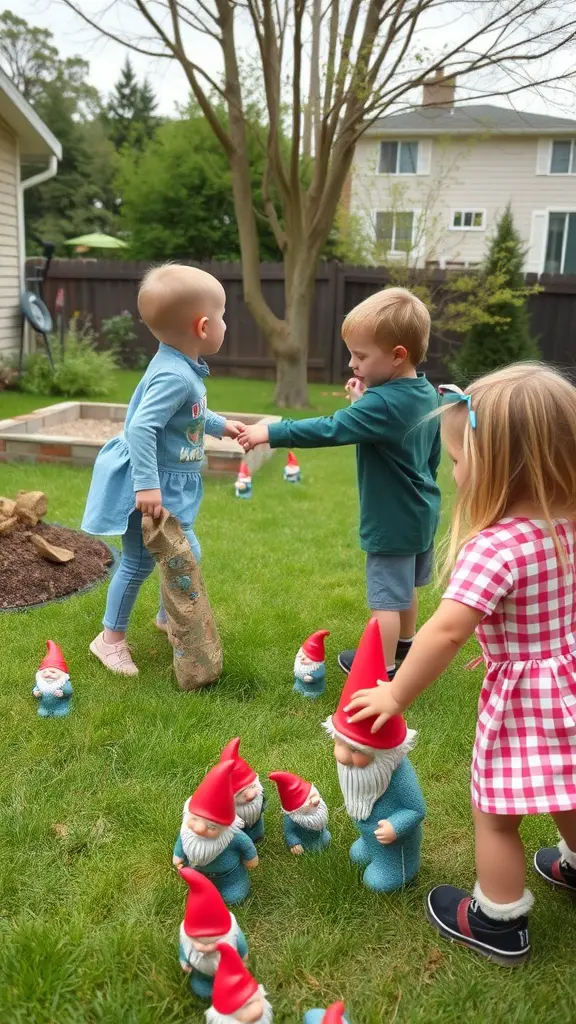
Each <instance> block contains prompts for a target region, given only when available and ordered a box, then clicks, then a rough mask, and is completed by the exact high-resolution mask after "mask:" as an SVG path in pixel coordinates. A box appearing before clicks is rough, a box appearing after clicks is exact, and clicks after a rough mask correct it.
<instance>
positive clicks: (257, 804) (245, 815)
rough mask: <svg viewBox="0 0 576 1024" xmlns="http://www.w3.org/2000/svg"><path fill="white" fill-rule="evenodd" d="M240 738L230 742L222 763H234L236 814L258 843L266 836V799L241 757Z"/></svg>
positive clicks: (250, 769) (248, 766) (253, 840)
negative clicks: (229, 761)
mask: <svg viewBox="0 0 576 1024" xmlns="http://www.w3.org/2000/svg"><path fill="white" fill-rule="evenodd" d="M239 749H240V737H239V736H236V738H235V739H233V740H230V742H229V743H227V744H226V746H225V747H224V750H223V751H222V753H221V754H220V760H221V761H228V760H231V761H233V762H234V767H233V769H232V792H233V793H234V804H235V807H236V814H237V815H238V817H239V818H241V819H242V821H243V822H244V832H245V833H246V835H247V836H250V839H251V840H252V842H253V843H257V842H258V840H259V839H262V836H263V835H264V817H263V811H264V809H265V807H266V797H265V796H264V790H263V788H262V783H261V782H260V779H259V778H258V775H257V774H256V772H255V771H254V769H253V768H251V767H250V765H249V764H248V762H247V761H245V760H244V758H242V757H240V754H239Z"/></svg>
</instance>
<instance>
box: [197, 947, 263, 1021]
mask: <svg viewBox="0 0 576 1024" xmlns="http://www.w3.org/2000/svg"><path fill="white" fill-rule="evenodd" d="M218 952H219V953H220V963H219V964H218V969H217V971H216V977H215V978H214V987H213V989H212V1006H211V1007H210V1009H209V1010H206V1014H205V1018H206V1024H236V1022H238V1024H272V1019H273V1018H272V1007H271V1006H270V1003H269V1002H268V1000H267V999H266V993H265V991H264V989H263V988H262V986H261V985H259V984H258V982H257V981H256V979H255V978H253V977H252V975H251V974H250V971H249V970H248V969H247V967H245V966H244V964H243V963H242V960H241V958H240V957H239V955H238V953H237V952H236V950H235V949H233V948H232V946H228V945H227V944H226V943H225V942H221V943H219V944H218Z"/></svg>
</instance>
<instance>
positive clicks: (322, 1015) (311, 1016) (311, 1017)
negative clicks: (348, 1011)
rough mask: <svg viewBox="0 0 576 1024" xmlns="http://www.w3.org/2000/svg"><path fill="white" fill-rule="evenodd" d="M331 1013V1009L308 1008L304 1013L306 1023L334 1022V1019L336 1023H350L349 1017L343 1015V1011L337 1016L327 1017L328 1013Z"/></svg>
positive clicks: (330, 1023) (328, 1023) (322, 1023)
mask: <svg viewBox="0 0 576 1024" xmlns="http://www.w3.org/2000/svg"><path fill="white" fill-rule="evenodd" d="M329 1013H330V1009H328V1010H306V1013H305V1014H304V1024H332V1020H333V1021H334V1024H349V1022H348V1018H347V1017H343V1016H342V1014H341V1013H340V1014H339V1015H337V1016H333V1017H330V1016H328V1017H327V1016H326V1015H327V1014H329Z"/></svg>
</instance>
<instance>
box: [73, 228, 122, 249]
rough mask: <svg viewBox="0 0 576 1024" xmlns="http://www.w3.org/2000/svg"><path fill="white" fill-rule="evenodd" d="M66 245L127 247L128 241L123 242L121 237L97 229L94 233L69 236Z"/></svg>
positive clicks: (106, 247)
mask: <svg viewBox="0 0 576 1024" xmlns="http://www.w3.org/2000/svg"><path fill="white" fill-rule="evenodd" d="M64 245H85V246H86V248H87V249H126V248H127V245H128V243H127V242H123V241H122V239H121V238H114V237H113V236H112V235H105V234H102V233H100V232H98V231H96V232H94V234H92V235H79V236H78V238H69V239H68V240H67V241H66V242H64Z"/></svg>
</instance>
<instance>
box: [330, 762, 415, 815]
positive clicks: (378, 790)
mask: <svg viewBox="0 0 576 1024" xmlns="http://www.w3.org/2000/svg"><path fill="white" fill-rule="evenodd" d="M405 753H406V750H405V749H404V748H400V749H394V750H391V751H389V750H386V751H377V752H376V753H375V756H374V760H373V761H372V762H371V763H370V764H368V765H366V767H365V768H354V767H351V766H349V765H347V764H340V762H339V761H337V762H336V766H337V768H338V782H339V783H340V789H341V790H342V796H343V797H344V806H345V807H346V811H347V812H348V814H349V815H350V817H351V818H356V819H357V820H358V821H364V820H365V819H366V818H369V817H370V814H371V812H372V808H373V806H374V804H375V803H376V801H377V800H378V799H379V798H380V797H381V796H382V794H383V793H385V792H386V790H387V789H388V786H389V785H390V779H391V778H392V773H393V771H394V770H395V769H396V768H397V767H398V765H399V764H400V761H401V760H402V758H403V757H404V755H405Z"/></svg>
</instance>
